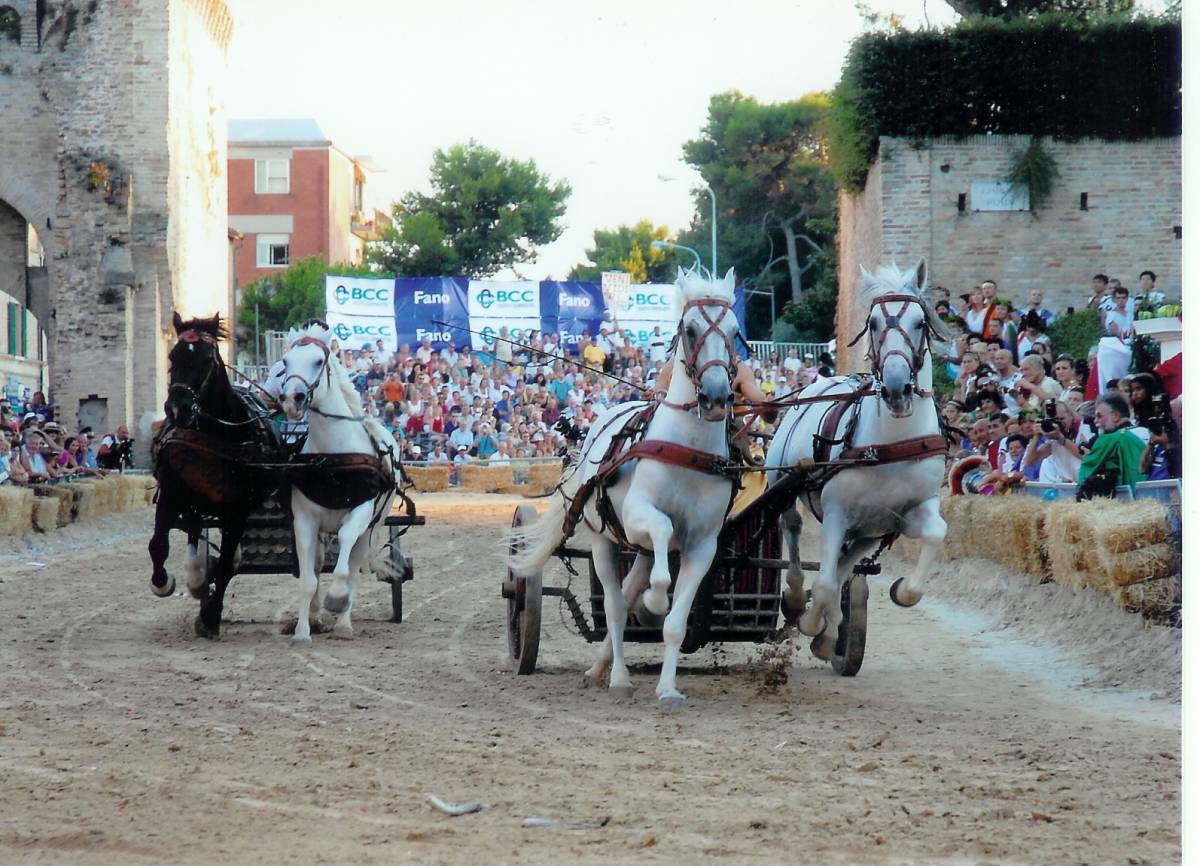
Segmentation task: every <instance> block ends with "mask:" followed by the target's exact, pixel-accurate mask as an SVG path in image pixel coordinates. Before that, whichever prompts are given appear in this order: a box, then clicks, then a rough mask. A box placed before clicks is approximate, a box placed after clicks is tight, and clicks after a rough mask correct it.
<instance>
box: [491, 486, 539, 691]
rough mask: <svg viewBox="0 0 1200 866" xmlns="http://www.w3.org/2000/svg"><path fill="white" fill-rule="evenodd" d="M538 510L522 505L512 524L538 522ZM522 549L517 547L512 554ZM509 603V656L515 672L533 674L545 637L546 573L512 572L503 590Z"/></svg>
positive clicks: (507, 624) (519, 506)
mask: <svg viewBox="0 0 1200 866" xmlns="http://www.w3.org/2000/svg"><path fill="white" fill-rule="evenodd" d="M537 516H538V514H537V509H536V508H534V507H533V506H532V505H518V506H517V510H516V511H515V512H514V513H513V520H512V525H513V526H514V527H516V526H525V525H527V524H529V523H532V522H533V521H535V520H537ZM519 549H520V548H519V547H518V546H517V545H516V544H514V545H512V546H511V547H510V553H514V554H515V553H517V551H518V550H519ZM501 594H502V595H503V596H504V598H506V599H507V600H508V616H507V617H506V619H505V625H506V628H507V632H508V655H509V658H510V659H511V661H512V669H513V673H515V674H519V675H525V674H531V673H533V670H534V668H535V667H536V666H537V654H538V641H539V640H540V639H541V635H542V574H541V572H540V571H539V572H538V573H537V574H532V575H529V576H528V577H526V576H519V575H515V574H513V572H512V569H511V568H509V569H508V576H507V579H506V580H505V582H504V584H503V587H502V589H501Z"/></svg>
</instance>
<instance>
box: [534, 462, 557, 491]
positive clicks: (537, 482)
mask: <svg viewBox="0 0 1200 866" xmlns="http://www.w3.org/2000/svg"><path fill="white" fill-rule="evenodd" d="M525 477H526V480H527V481H528V483H529V484H530V486H532V487H534V488H536V490H537V492H538V493H548V492H550V491H551V490H552V489H554V487H555V486H556V485H557V484H558V480H559V479H560V478H561V477H562V463H561V462H559V461H557V460H555V461H554V462H553V463H533V464H531V465H530V467H529V471H528V473H527V474H526V476H525Z"/></svg>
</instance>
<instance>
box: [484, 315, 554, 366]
mask: <svg viewBox="0 0 1200 866" xmlns="http://www.w3.org/2000/svg"><path fill="white" fill-rule="evenodd" d="M501 328H508V339H509V340H512V341H513V342H516V343H524V342H526V340H527V339H528V338H529V336H530V334H532V333H533V332H534V331H540V330H541V328H542V320H541V319H515V320H514V319H507V318H499V317H495V316H485V317H482V318H481V317H479V316H472V317H471V330H472V331H476V332H477V333H474V334H472V335H471V348H472V349H474V350H475V351H477V352H490V351H492V347H493V346H494V345H495V344H496V340H495V338H496V337H498V336H499V335H500V329H501ZM512 350H513V357H516V356H517V355H518V354H520V351H521V350H520V349H519V348H517V347H516V346H513V347H512Z"/></svg>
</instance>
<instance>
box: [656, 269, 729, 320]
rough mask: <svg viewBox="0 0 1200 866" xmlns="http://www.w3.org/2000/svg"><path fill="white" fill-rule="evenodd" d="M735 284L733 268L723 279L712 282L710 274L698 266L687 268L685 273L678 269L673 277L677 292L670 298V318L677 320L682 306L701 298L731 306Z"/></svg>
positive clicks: (681, 312) (681, 311)
mask: <svg viewBox="0 0 1200 866" xmlns="http://www.w3.org/2000/svg"><path fill="white" fill-rule="evenodd" d="M735 283H736V279H735V277H734V275H733V268H730V269H729V270H728V271H727V272H726V274H725V276H724V278H722V279H719V280H714V279H713V277H712V274H711V273H709V272H708V270H707V269H705V268H701V267H700V266H699V265H696V266H694V267H691V268H688V269H687V270H686V271H685V270H684V269H683V268H679V269H678V271H677V273H676V275H675V287H676V288H677V289H678V290H679V291H677V292H675V293H674V294H673V295H672V297H671V300H672V304H671V317H672V318H675V319H677V318H679V317H680V316H681V315H682V314H683V306H684V304H686V303H688V302H689V301H695V300H699V299H701V298H716V299H717V300H721V301H728V302H729V303H731V304H732V303H733V289H734V285H735Z"/></svg>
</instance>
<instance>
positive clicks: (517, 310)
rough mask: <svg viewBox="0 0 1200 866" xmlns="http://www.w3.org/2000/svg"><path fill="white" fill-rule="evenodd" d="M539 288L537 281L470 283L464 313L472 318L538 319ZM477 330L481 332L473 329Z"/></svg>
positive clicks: (539, 305)
mask: <svg viewBox="0 0 1200 866" xmlns="http://www.w3.org/2000/svg"><path fill="white" fill-rule="evenodd" d="M539 291H540V290H539V287H538V284H537V283H536V282H533V281H532V280H526V281H523V282H504V281H500V280H471V282H470V283H469V284H468V285H467V312H468V313H469V314H470V315H471V318H472V319H474V318H476V317H477V316H478V317H481V318H488V317H491V318H499V319H540V318H541V315H542V310H541V300H540V294H539ZM476 330H480V329H479V328H476Z"/></svg>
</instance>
